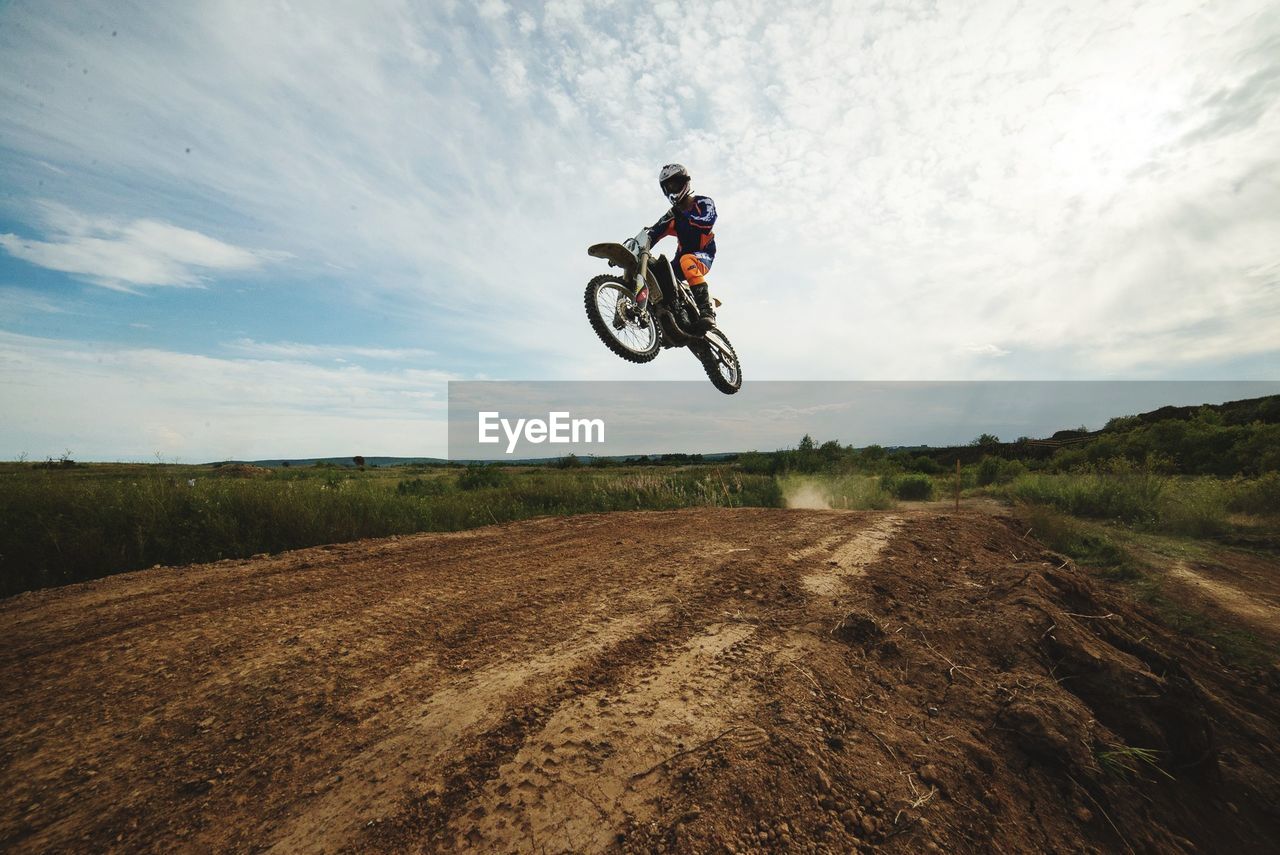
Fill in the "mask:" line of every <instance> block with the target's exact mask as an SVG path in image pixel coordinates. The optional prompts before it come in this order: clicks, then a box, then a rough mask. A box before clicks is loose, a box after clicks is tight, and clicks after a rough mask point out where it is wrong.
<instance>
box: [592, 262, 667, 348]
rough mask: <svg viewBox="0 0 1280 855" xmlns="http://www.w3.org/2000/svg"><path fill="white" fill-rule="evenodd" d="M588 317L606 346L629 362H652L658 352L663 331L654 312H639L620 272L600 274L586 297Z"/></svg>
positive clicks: (593, 280) (593, 281)
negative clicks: (644, 313)
mask: <svg viewBox="0 0 1280 855" xmlns="http://www.w3.org/2000/svg"><path fill="white" fill-rule="evenodd" d="M583 302H584V304H585V305H586V309H587V319H588V320H589V321H591V328H592V329H594V330H595V331H596V335H598V336H600V340H601V341H602V342H604V346H605V347H607V348H609V349H610V350H612V351H613V352H614V353H616V354H618V356H621V357H622V358H623V359H625V360H627V361H628V362H649V361H650V360H652V359H653V358H654V357H655V356H657V355H658V349H659V347H660V346H661V344H662V334H661V333H660V332H659V331H658V324H657V323H656V322H655V321H654V319H653V316H652V315H646V316H645V317H644V318H641V317H639V315H638V314H637V311H636V310H637V309H638V306H637V305H636V301H635V298H634V297H632V296H631V289H630V288H628V287H627V284H626V282H625V281H624V280H623V279H622V278H621V277H618V276H609V275H603V276H597V277H596V278H595V279H592V280H591V281H590V282H588V283H587V293H586V295H585V296H584V297H583Z"/></svg>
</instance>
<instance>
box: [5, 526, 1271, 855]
mask: <svg viewBox="0 0 1280 855" xmlns="http://www.w3.org/2000/svg"><path fill="white" fill-rule="evenodd" d="M1267 605H1268V606H1269V605H1270V604H1267ZM0 627H2V628H3V630H4V639H5V642H6V643H5V645H4V646H3V648H2V649H0V676H2V677H3V679H0V784H2V786H3V792H4V793H5V795H6V798H5V799H4V801H3V803H0V849H4V850H6V851H21V852H36V851H122V852H123V851H130V852H133V851H155V852H162V851H163V852H173V851H190V852H215V851H218V852H221V851H274V852H336V851H341V850H344V849H346V850H354V851H412V852H424V851H425V852H434V851H486V852H487V851H493V852H506V851H520V852H601V851H634V852H651V851H681V852H747V851H796V852H849V851H873V850H874V851H889V852H922V851H931V852H932V851H946V852H989V851H997V852H1030V851H1061V852H1089V851H1097V852H1125V851H1134V852H1179V851H1181V852H1202V851H1206V852H1212V851H1222V852H1228V851H1230V852H1236V853H1238V852H1249V851H1259V852H1261V851H1268V850H1269V849H1270V846H1271V844H1272V843H1273V841H1274V840H1275V839H1276V837H1277V835H1280V814H1278V813H1277V807H1276V806H1277V805H1280V798H1278V797H1280V780H1278V775H1280V762H1278V761H1280V755H1278V754H1277V749H1276V746H1277V745H1280V713H1278V712H1277V704H1276V703H1275V697H1274V695H1275V693H1276V692H1277V691H1280V686H1277V685H1275V684H1274V681H1272V680H1268V679H1267V677H1266V675H1261V676H1258V675H1248V674H1237V673H1235V672H1233V671H1231V670H1230V669H1228V668H1225V666H1223V665H1222V663H1220V662H1218V661H1216V660H1215V659H1214V658H1213V655H1212V652H1211V651H1208V650H1207V649H1205V648H1203V647H1202V646H1197V645H1196V644H1195V643H1194V642H1190V641H1188V640H1186V639H1181V638H1176V637H1172V636H1170V635H1169V634H1168V633H1167V632H1166V631H1165V630H1163V629H1161V628H1160V627H1159V626H1158V625H1156V624H1155V623H1153V622H1152V621H1151V620H1149V619H1148V617H1147V616H1145V615H1144V614H1142V613H1140V612H1137V611H1134V609H1133V608H1131V607H1130V606H1127V605H1126V604H1125V603H1124V602H1122V601H1120V600H1118V599H1116V598H1113V597H1111V596H1110V595H1108V594H1107V593H1105V592H1103V591H1101V590H1099V589H1098V588H1097V587H1095V586H1094V584H1093V583H1091V582H1090V580H1089V579H1088V577H1087V576H1086V575H1085V574H1084V573H1082V572H1081V571H1079V570H1077V569H1076V568H1075V567H1074V566H1073V565H1071V564H1070V562H1067V561H1066V560H1065V559H1063V558H1062V557H1061V556H1058V555H1055V554H1053V553H1050V552H1048V551H1046V550H1045V549H1044V548H1043V547H1042V546H1040V545H1038V544H1037V543H1035V542H1034V541H1030V540H1028V539H1024V537H1023V536H1020V534H1019V532H1018V531H1017V529H1016V525H1015V524H1013V523H1012V522H1010V521H1007V520H1005V519H1001V518H995V517H992V516H990V515H987V514H984V513H979V512H975V511H968V512H966V511H962V512H961V513H959V514H949V513H945V512H943V511H942V510H940V509H933V508H930V509H905V510H901V511H897V512H882V513H870V512H867V513H859V512H837V511H816V510H788V511H779V510H765V509H739V510H706V509H703V510H689V511H679V512H670V513H627V514H612V515H594V516H581V517H573V518H568V519H541V520H533V521H528V522H523V523H514V524H510V525H504V526H494V527H490V528H486V529H481V530H477V531H471V532H464V533H458V534H443V535H442V534H429V535H416V536H410V537H400V538H389V539H382V540H369V541H362V542H358V543H352V544H345V545H339V546H331V547H321V548H315V549H307V550H300V551H296V552H291V553H286V554H283V555H278V556H272V557H262V558H258V559H255V560H251V561H227V562H219V563H217V564H211V565H200V566H191V567H182V568H161V569H154V570H149V571H143V572H140V573H132V574H126V575H122V576H116V577H112V578H109V579H105V580H100V581H98V582H93V583H88V584H84V585H76V586H70V587H67V588H62V589H57V590H52V591H41V592H36V593H31V594H24V595H21V596H18V597H14V598H11V599H9V600H5V601H3V602H2V603H0ZM1133 748H1141V749H1146V750H1148V751H1149V752H1150V754H1149V755H1144V756H1147V757H1149V758H1152V760H1153V762H1152V763H1148V762H1147V760H1146V759H1143V757H1142V756H1139V755H1138V754H1135V753H1134V752H1133V751H1132V749H1133Z"/></svg>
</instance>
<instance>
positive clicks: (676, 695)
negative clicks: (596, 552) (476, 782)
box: [448, 516, 902, 852]
mask: <svg viewBox="0 0 1280 855" xmlns="http://www.w3.org/2000/svg"><path fill="white" fill-rule="evenodd" d="M855 519H856V518H855V517H853V516H849V517H846V520H847V521H849V522H854V521H855ZM901 524H902V518H900V517H897V516H890V517H881V518H875V519H873V520H872V521H871V522H870V524H869V525H868V526H867V527H866V528H862V529H859V530H858V531H856V532H854V533H853V534H852V535H849V534H839V535H832V536H829V537H825V538H822V539H821V540H820V542H819V543H818V544H816V545H814V546H810V547H806V548H804V549H801V550H796V551H792V552H791V553H789V554H788V556H787V557H788V558H789V559H790V560H791V561H792V562H798V563H801V564H803V563H806V562H807V561H808V559H811V558H813V557H814V556H818V555H822V554H823V553H826V555H827V557H826V558H825V559H824V563H823V565H822V566H821V567H820V568H819V569H815V570H813V571H811V572H810V573H808V574H806V575H805V576H803V577H802V584H803V585H804V587H805V588H806V589H808V590H809V591H810V592H811V594H812V595H813V596H814V598H815V599H814V600H811V601H810V602H809V604H808V605H807V607H806V609H805V612H808V614H805V615H802V616H801V622H802V623H810V622H812V621H811V620H810V618H820V619H822V620H823V621H829V619H830V618H831V607H830V606H829V605H826V603H827V601H828V600H829V599H830V598H831V596H832V595H833V594H835V595H838V594H839V593H840V591H841V588H842V586H844V585H845V584H847V580H848V579H849V578H851V577H853V576H856V575H858V573H859V572H860V570H861V568H862V567H864V566H865V565H866V564H869V563H871V562H873V561H874V560H875V559H876V557H877V556H878V555H879V553H880V552H881V551H882V550H883V549H884V548H885V546H886V545H887V544H888V543H889V541H890V539H891V538H892V536H893V533H894V532H895V531H896V530H897V528H898V527H899V526H900V525H901ZM740 551H745V548H744V547H735V546H733V545H732V544H729V543H720V544H716V545H715V548H714V550H713V552H714V554H733V553H736V552H740ZM793 630H794V627H792V628H788V629H787V630H786V631H784V632H781V633H777V632H766V631H763V630H762V629H761V627H759V626H758V625H756V624H753V623H747V622H738V623H722V622H712V623H710V624H708V625H707V626H706V627H704V628H703V629H702V630H701V631H699V632H698V633H697V634H696V635H694V636H693V637H692V638H690V639H689V640H688V641H686V642H685V643H684V644H681V645H679V646H677V647H674V648H669V649H666V650H662V651H659V652H658V653H659V655H657V656H655V657H653V658H651V659H650V660H648V661H646V662H642V663H636V664H635V665H634V666H633V667H632V669H631V670H630V672H629V673H628V674H627V675H626V676H625V678H624V679H622V680H620V681H619V685H620V686H623V687H625V688H622V689H621V690H620V691H618V690H613V689H604V690H600V691H597V692H592V693H589V694H586V695H582V696H580V697H578V698H576V699H574V700H573V701H572V702H570V703H567V704H565V705H563V706H561V707H560V708H559V709H558V710H557V711H556V712H555V713H554V714H553V715H552V716H551V717H550V718H549V719H548V720H547V721H546V722H545V724H544V725H543V726H542V727H541V728H540V729H538V730H537V731H536V732H532V733H529V734H527V735H526V737H525V740H524V743H523V744H522V746H521V747H520V748H519V750H518V751H517V752H516V753H515V755H514V756H513V757H512V758H511V759H510V760H508V761H507V762H506V763H504V764H503V765H502V766H501V767H500V768H499V769H498V770H497V774H496V775H495V776H494V777H492V778H490V780H489V781H488V782H487V783H486V785H485V786H484V787H483V788H482V789H481V790H480V791H479V792H478V793H476V794H474V795H473V797H472V798H471V799H470V800H469V801H467V802H466V803H465V805H464V806H462V807H461V808H460V809H459V810H458V811H457V812H456V813H455V815H454V818H453V819H452V821H451V822H450V823H449V827H448V833H449V836H451V837H452V841H451V843H452V845H453V847H454V848H455V849H456V850H457V851H502V852H506V851H517V850H524V849H535V850H539V851H542V850H545V851H552V852H560V851H571V852H600V851H604V850H605V849H607V848H608V847H609V846H610V845H611V844H612V843H613V842H614V841H615V838H616V837H617V835H618V834H619V832H620V831H621V830H622V829H623V828H626V827H628V826H632V825H635V824H637V823H640V824H643V823H645V822H646V821H648V820H649V819H650V818H652V817H653V816H654V815H656V813H657V805H658V803H659V802H660V801H661V799H662V798H663V797H664V795H665V794H666V793H667V791H668V789H669V784H670V782H669V780H668V777H669V775H668V770H667V769H666V768H665V767H666V765H667V763H668V762H670V761H671V760H672V759H674V758H677V757H681V756H685V755H688V754H691V753H694V752H696V751H699V750H701V749H702V748H705V747H706V746H707V745H709V744H711V743H713V742H716V741H719V740H722V739H727V740H730V741H734V742H737V743H738V744H739V745H740V746H741V747H744V748H751V747H755V746H759V745H760V744H762V743H763V742H766V741H767V740H768V738H769V737H768V735H767V733H765V731H763V730H761V729H760V728H759V727H757V726H755V725H753V724H752V723H751V722H752V719H753V718H754V717H755V714H756V713H757V712H758V710H759V708H760V707H761V705H762V704H764V703H765V702H766V701H767V700H768V697H767V696H766V695H764V694H762V693H761V691H760V690H759V689H758V688H757V687H755V685H754V684H753V683H752V682H751V681H750V680H749V679H747V678H748V677H749V676H751V675H752V674H755V673H757V672H759V671H761V670H769V671H776V670H777V669H780V668H783V667H784V666H786V665H788V664H791V663H793V662H794V661H795V660H796V659H798V658H799V657H800V656H801V655H803V653H804V652H805V651H806V650H808V649H811V648H812V647H813V645H814V644H815V641H814V639H812V638H811V637H809V636H808V635H806V634H804V633H797V632H795V631H793Z"/></svg>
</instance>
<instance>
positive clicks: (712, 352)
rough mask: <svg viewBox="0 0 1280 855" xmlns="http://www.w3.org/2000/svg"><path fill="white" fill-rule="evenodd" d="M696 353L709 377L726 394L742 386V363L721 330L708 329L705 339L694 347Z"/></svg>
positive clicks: (730, 393) (712, 383)
mask: <svg viewBox="0 0 1280 855" xmlns="http://www.w3.org/2000/svg"><path fill="white" fill-rule="evenodd" d="M693 352H694V354H695V355H696V356H697V357H698V361H699V362H701V363H702V368H703V370H705V371H706V372H707V379H708V380H710V381H711V385H713V386H715V387H716V388H717V389H719V390H720V391H721V392H724V393H725V394H726V395H732V394H733V393H734V392H737V391H738V390H739V389H741V388H742V364H741V363H740V362H739V361H738V354H737V353H736V352H735V351H734V349H733V345H732V344H730V343H729V337H728V336H726V335H725V334H724V333H722V332H720V330H718V329H715V328H712V329H710V330H707V334H706V336H705V338H704V340H703V341H702V342H700V343H698V344H697V345H695V346H694V347H693Z"/></svg>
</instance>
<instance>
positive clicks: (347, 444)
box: [0, 332, 458, 462]
mask: <svg viewBox="0 0 1280 855" xmlns="http://www.w3.org/2000/svg"><path fill="white" fill-rule="evenodd" d="M450 379H458V378H457V377H456V376H455V375H450V374H448V373H445V372H438V371H426V370H419V369H412V368H398V369H394V370H387V371H372V370H368V369H365V368H362V367H358V366H338V367H334V366H319V365H313V364H310V363H308V362H304V361H296V360H280V359H249V358H231V359H227V358H215V357H208V356H201V355H197V354H190V353H181V352H175V351H169V350H160V349H156V348H138V347H126V346H110V345H101V344H90V343H84V342H75V341H67V340H61V339H53V338H42V337H36V336H25V335H20V334H17V333H11V332H0V388H4V389H5V419H4V423H3V425H0V449H3V450H4V452H7V453H10V454H14V455H16V454H18V453H20V452H22V451H26V452H28V453H29V454H30V455H31V456H32V457H40V456H43V455H46V454H57V453H60V452H61V451H62V450H63V449H64V448H70V449H71V450H72V451H73V453H74V454H75V455H76V456H78V457H81V458H85V459H97V460H102V459H148V458H151V457H152V456H153V455H154V454H155V453H156V452H161V453H162V454H163V455H164V456H165V457H175V456H177V457H181V458H182V460H183V461H185V462H198V461H202V460H217V459H222V458H226V457H241V458H250V459H263V458H270V457H310V456H327V455H343V454H357V453H359V454H365V455H366V456H367V455H371V454H384V453H385V454H395V455H401V454H404V455H417V454H431V453H436V452H438V451H439V450H441V449H443V448H444V446H445V406H446V405H445V399H446V394H445V393H446V386H445V383H446V381H447V380H450ZM86 412H91V413H93V414H94V417H93V419H92V420H90V421H86V420H85V418H84V414H85V413H86ZM0 453H3V452H0Z"/></svg>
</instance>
